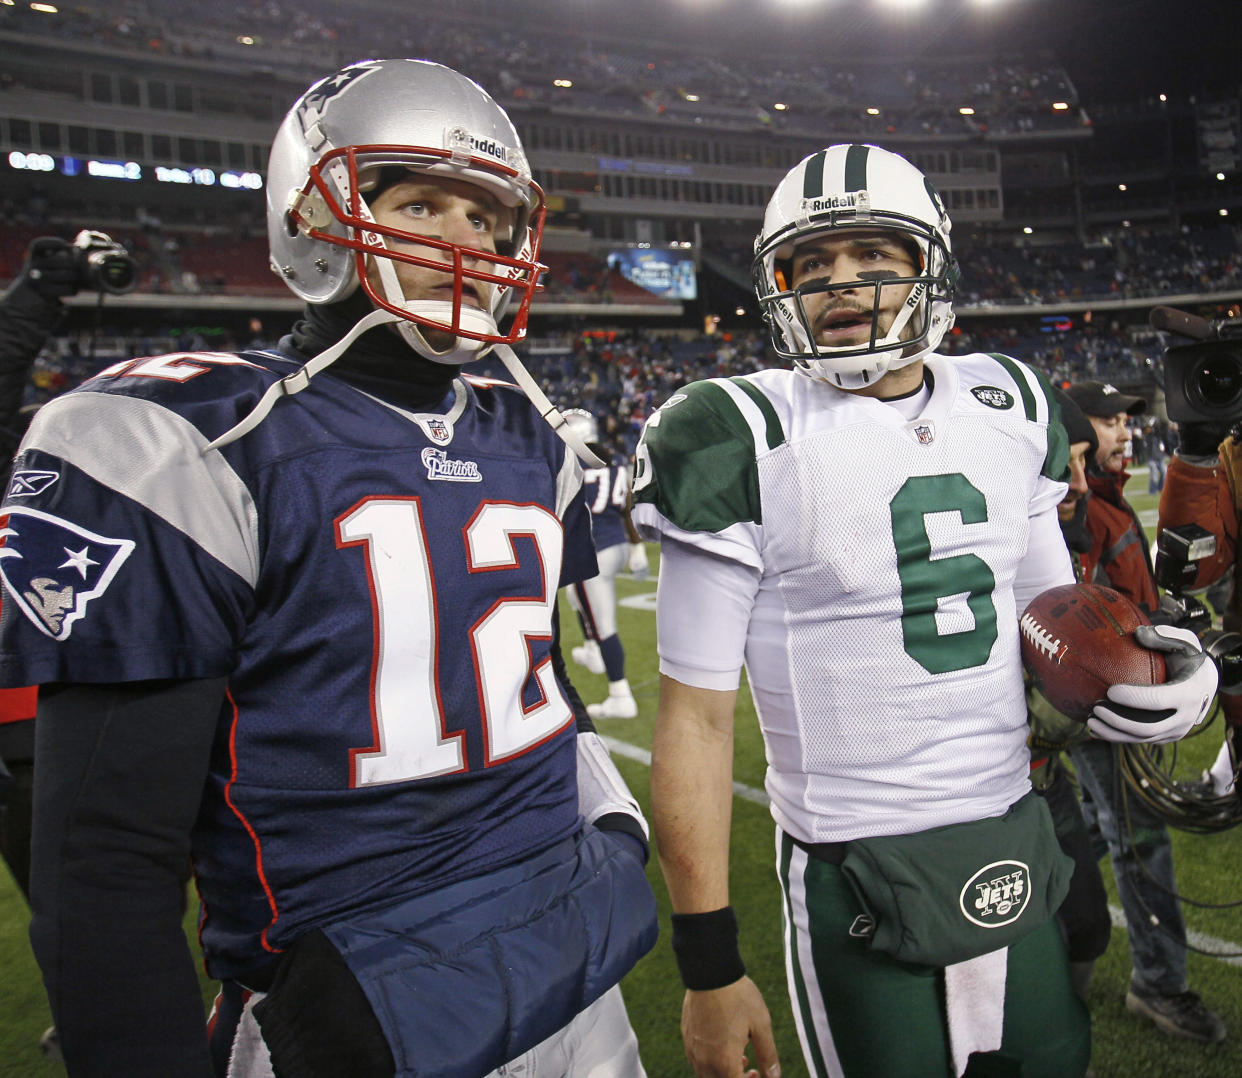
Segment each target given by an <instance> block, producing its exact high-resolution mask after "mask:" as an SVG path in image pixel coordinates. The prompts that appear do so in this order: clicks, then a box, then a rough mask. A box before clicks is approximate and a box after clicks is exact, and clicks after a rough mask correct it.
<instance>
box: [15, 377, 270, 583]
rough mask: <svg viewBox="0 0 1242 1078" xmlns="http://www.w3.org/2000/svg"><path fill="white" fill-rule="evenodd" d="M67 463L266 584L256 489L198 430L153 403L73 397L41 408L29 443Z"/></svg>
mask: <svg viewBox="0 0 1242 1078" xmlns="http://www.w3.org/2000/svg"><path fill="white" fill-rule="evenodd" d="M23 445H24V446H25V447H26V448H34V449H39V450H41V451H42V452H45V453H50V454H52V455H53V456H56V457H60V458H61V459H62V460H65V461H68V462H69V463H70V464H72V465H73V466H74V467H75V468H77V469H79V470H80V471H82V472H85V473H86V474H87V475H89V476H90V477H91V478H92V479H94V480H95V481H96V482H98V483H101V484H102V485H104V486H106V487H108V488H109V489H111V490H115V491H116V492H117V493H118V494H123V495H124V496H125V497H127V498H130V499H132V500H133V501H135V502H137V503H138V504H139V505H141V506H143V507H144V508H146V509H147V510H149V511H150V512H152V513H154V514H155V515H156V516H158V517H159V518H161V519H162V520H164V521H166V522H167V523H168V524H170V525H171V526H172V527H174V528H176V529H177V530H178V531H180V532H183V533H184V534H185V535H187V536H189V538H190V539H192V540H193V541H194V542H195V543H196V544H198V546H200V547H201V548H202V549H203V550H204V551H206V552H207V553H208V554H210V555H211V556H212V557H213V558H215V559H216V560H217V561H219V562H220V563H221V564H223V565H225V566H227V567H228V568H229V569H231V570H232V571H233V572H234V573H236V574H237V575H238V576H239V577H241V578H242V579H243V580H244V581H246V582H247V583H248V584H249V585H251V587H253V586H254V585H255V584H256V583H257V582H258V579H259V524H258V513H257V511H256V509H255V505H254V499H253V498H252V497H251V494H250V491H249V490H248V489H247V488H246V485H245V483H243V482H242V480H241V478H240V476H238V474H237V473H236V472H235V471H234V470H233V469H232V468H231V467H230V466H229V464H228V462H227V461H226V460H225V459H224V457H223V456H221V455H220V454H219V453H218V452H213V453H208V454H206V455H205V456H204V455H203V452H202V450H203V447H204V446H206V445H207V439H206V438H205V437H203V435H202V434H201V433H199V431H198V430H197V428H195V427H194V425H193V424H191V423H190V422H188V421H187V420H185V419H183V418H182V417H181V416H179V415H177V414H176V412H172V411H170V410H169V409H167V408H165V407H163V406H162V405H159V404H156V403H154V402H153V401H149V400H144V399H143V398H141V397H120V396H114V395H112V394H110V393H91V392H90V391H89V390H88V391H85V392H79V393H73V394H70V395H67V396H64V397H61V398H60V399H59V400H57V401H56V402H55V405H54V407H48V408H45V409H43V410H41V411H40V412H39V413H38V414H37V415H36V416H35V419H34V422H33V423H32V424H31V425H30V433H29V434H28V435H27V436H26V440H25V442H24V443H23Z"/></svg>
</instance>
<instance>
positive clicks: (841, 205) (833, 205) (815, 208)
mask: <svg viewBox="0 0 1242 1078" xmlns="http://www.w3.org/2000/svg"><path fill="white" fill-rule="evenodd" d="M857 206H858V194H857V193H856V192H854V193H851V194H848V195H829V196H828V197H827V198H804V199H803V200H802V209H803V211H804V212H806V213H823V212H824V211H825V210H852V209H856V208H857Z"/></svg>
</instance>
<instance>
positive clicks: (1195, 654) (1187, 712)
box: [1087, 625, 1218, 745]
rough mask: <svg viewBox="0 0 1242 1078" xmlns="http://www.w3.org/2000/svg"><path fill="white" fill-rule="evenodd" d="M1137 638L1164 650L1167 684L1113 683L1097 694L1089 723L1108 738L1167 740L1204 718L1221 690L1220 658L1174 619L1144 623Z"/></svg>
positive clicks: (1150, 743)
mask: <svg viewBox="0 0 1242 1078" xmlns="http://www.w3.org/2000/svg"><path fill="white" fill-rule="evenodd" d="M1134 638H1135V639H1136V640H1137V641H1138V642H1139V643H1140V644H1142V645H1143V647H1145V648H1151V649H1152V650H1153V651H1163V652H1164V661H1165V666H1166V668H1167V670H1168V675H1169V676H1168V680H1167V681H1165V682H1164V683H1163V684H1162V685H1113V686H1112V687H1111V688H1110V689H1109V690H1108V693H1107V696H1106V699H1104V700H1097V701H1096V703H1095V706H1094V707H1093V708H1092V709H1091V717H1090V718H1088V719H1087V726H1088V727H1089V728H1090V730H1091V732H1092V733H1093V734H1094V735H1095V736H1096V737H1098V738H1100V739H1102V740H1104V741H1137V742H1144V743H1146V744H1149V745H1159V744H1164V743H1165V742H1168V741H1176V740H1177V739H1178V738H1180V737H1184V736H1185V735H1186V733H1187V732H1188V731H1189V730H1190V729H1191V728H1192V727H1194V726H1197V725H1198V724H1199V723H1201V722H1202V721H1203V717H1204V716H1205V715H1206V714H1207V712H1208V707H1209V705H1210V704H1211V703H1212V697H1213V696H1215V695H1216V683H1217V680H1218V679H1217V673H1216V664H1215V663H1214V662H1212V660H1211V659H1209V658H1208V657H1207V655H1206V654H1204V651H1203V648H1202V647H1201V646H1200V644H1199V639H1198V637H1196V636H1195V634H1194V633H1192V632H1190V630H1189V629H1178V628H1176V627H1175V626H1172V625H1140V626H1139V627H1138V628H1137V629H1135V630H1134Z"/></svg>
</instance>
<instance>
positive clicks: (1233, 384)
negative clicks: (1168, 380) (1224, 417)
mask: <svg viewBox="0 0 1242 1078" xmlns="http://www.w3.org/2000/svg"><path fill="white" fill-rule="evenodd" d="M1186 388H1187V390H1188V391H1189V392H1188V393H1187V396H1188V397H1190V398H1191V400H1192V402H1193V403H1195V404H1199V405H1202V406H1204V407H1207V408H1210V409H1213V410H1215V409H1233V408H1236V407H1237V406H1238V405H1239V404H1242V353H1239V352H1237V351H1233V350H1229V351H1225V350H1221V351H1218V352H1215V353H1213V354H1212V355H1209V356H1207V357H1205V358H1204V359H1203V360H1201V361H1200V362H1199V363H1198V364H1197V365H1196V366H1195V368H1194V369H1193V370H1192V371H1191V372H1190V377H1189V378H1188V379H1187V385H1186Z"/></svg>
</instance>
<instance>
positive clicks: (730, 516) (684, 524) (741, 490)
mask: <svg viewBox="0 0 1242 1078" xmlns="http://www.w3.org/2000/svg"><path fill="white" fill-rule="evenodd" d="M748 399H749V398H748ZM770 407H771V405H770V404H769V408H770ZM773 418H775V414H773ZM777 429H779V424H777ZM755 455H756V445H755V435H754V430H753V428H752V426H751V424H750V423H749V422H748V421H747V420H746V418H744V417H743V415H742V413H741V412H740V411H739V409H738V405H737V403H736V402H735V401H734V400H733V398H732V395H731V393H730V392H729V390H727V389H725V388H723V386H722V385H720V384H717V383H713V382H694V383H692V384H690V385H688V386H686V387H685V388H684V389H681V390H678V391H677V392H676V393H674V394H673V396H672V397H670V398H669V399H668V401H666V402H665V404H664V405H663V406H662V407H661V408H660V409H659V410H658V411H656V412H655V413H654V414H653V415H652V416H651V418H650V419H648V420H647V425H646V426H645V427H644V428H643V435H642V438H641V439H640V440H639V443H638V450H637V452H636V454H635V456H636V463H635V471H634V500H635V501H636V502H648V503H650V504H652V505H654V506H655V507H656V508H657V509H658V510H659V511H660V512H661V513H662V514H663V515H664V516H665V517H667V518H668V519H669V520H671V521H672V522H673V523H674V524H675V525H677V527H679V528H683V529H685V530H686V531H695V532H698V531H704V532H720V531H724V530H725V529H726V528H728V527H729V526H730V525H733V524H740V523H745V522H751V521H753V522H754V523H756V524H761V523H762V522H763V521H762V513H761V510H760V503H759V472H758V468H757V467H756V465H755Z"/></svg>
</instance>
